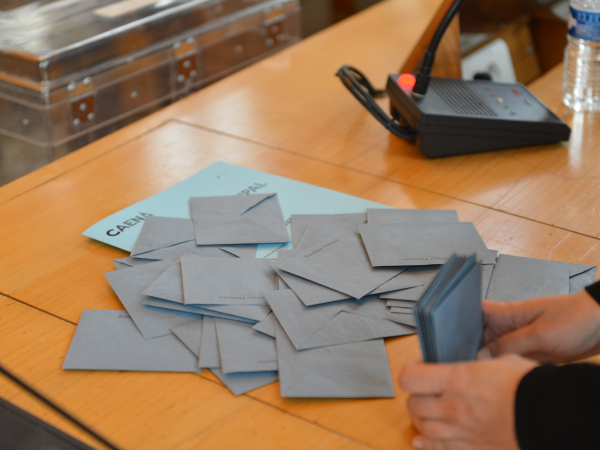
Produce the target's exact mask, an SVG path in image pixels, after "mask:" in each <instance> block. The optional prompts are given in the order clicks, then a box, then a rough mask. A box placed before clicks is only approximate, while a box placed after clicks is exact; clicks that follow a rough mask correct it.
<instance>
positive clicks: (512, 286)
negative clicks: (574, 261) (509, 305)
mask: <svg viewBox="0 0 600 450" xmlns="http://www.w3.org/2000/svg"><path fill="white" fill-rule="evenodd" d="M569 274H570V268H569V265H568V264H565V263H560V262H556V261H546V260H543V259H534V258H525V257H521V256H510V255H502V254H501V255H500V256H498V261H497V262H496V267H494V272H493V274H492V280H491V281H490V285H489V288H488V293H487V298H489V299H492V300H502V301H513V300H527V299H530V298H534V297H543V296H547V295H559V294H568V293H569Z"/></svg>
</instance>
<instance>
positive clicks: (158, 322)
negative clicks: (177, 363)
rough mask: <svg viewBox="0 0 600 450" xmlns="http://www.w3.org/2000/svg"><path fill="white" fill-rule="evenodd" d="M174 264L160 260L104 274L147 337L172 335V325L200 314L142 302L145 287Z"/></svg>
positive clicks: (141, 331)
mask: <svg viewBox="0 0 600 450" xmlns="http://www.w3.org/2000/svg"><path fill="white" fill-rule="evenodd" d="M170 264H171V263H170V262H168V261H166V262H165V261H160V262H155V263H153V264H146V265H143V266H139V267H132V268H130V269H125V270H117V271H115V272H108V273H105V274H104V276H105V277H106V279H107V280H108V282H109V283H110V285H111V287H112V288H113V290H114V291H115V293H116V294H117V297H119V300H121V303H122V304H123V306H124V307H125V309H126V310H127V312H128V313H129V315H130V316H131V318H132V319H133V321H134V322H135V325H136V326H137V327H138V329H139V330H140V333H142V335H143V336H144V338H146V339H151V338H155V337H159V336H165V335H167V334H171V331H170V328H171V327H174V326H177V325H179V324H181V323H184V322H186V321H188V320H191V319H195V318H197V316H198V313H196V314H195V315H194V314H192V313H190V312H183V311H167V310H164V309H157V308H153V307H151V306H147V305H144V304H142V303H141V302H142V300H144V299H145V298H146V296H145V295H144V294H143V293H142V292H143V290H144V289H145V288H146V286H148V285H149V284H150V283H152V282H153V281H154V280H155V279H156V278H157V277H158V276H159V275H160V274H161V273H162V272H164V271H165V270H166V269H167V268H168V267H169V265H170Z"/></svg>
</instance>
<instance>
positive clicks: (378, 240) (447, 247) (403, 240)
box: [358, 222, 494, 267]
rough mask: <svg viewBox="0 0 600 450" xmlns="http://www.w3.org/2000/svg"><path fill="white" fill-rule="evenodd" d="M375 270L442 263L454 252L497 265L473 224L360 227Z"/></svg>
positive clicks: (448, 223)
mask: <svg viewBox="0 0 600 450" xmlns="http://www.w3.org/2000/svg"><path fill="white" fill-rule="evenodd" d="M358 228H359V229H360V234H361V236H362V239H363V241H364V243H365V247H366V248H367V252H368V254H369V259H370V260H371V264H372V265H373V267H390V266H425V265H432V264H443V263H445V262H446V261H447V260H448V258H450V256H451V255H452V254H453V253H458V254H461V255H470V254H473V253H475V254H476V255H477V259H478V260H480V261H481V262H482V264H494V259H493V258H492V255H491V254H490V252H489V250H488V248H487V247H486V245H485V243H484V242H483V240H482V239H481V236H480V235H479V233H478V232H477V229H476V228H475V226H474V225H473V224H472V223H470V222H459V223H450V222H447V223H420V224H391V225H359V226H358Z"/></svg>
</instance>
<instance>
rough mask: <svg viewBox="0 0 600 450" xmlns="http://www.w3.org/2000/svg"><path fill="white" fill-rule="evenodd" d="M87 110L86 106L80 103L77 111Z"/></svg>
mask: <svg viewBox="0 0 600 450" xmlns="http://www.w3.org/2000/svg"><path fill="white" fill-rule="evenodd" d="M86 109H87V105H86V104H85V103H81V104H80V105H79V111H85V110H86Z"/></svg>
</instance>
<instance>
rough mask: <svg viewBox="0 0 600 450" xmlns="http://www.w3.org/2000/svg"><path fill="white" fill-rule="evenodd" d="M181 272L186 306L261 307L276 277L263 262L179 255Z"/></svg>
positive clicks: (271, 269)
mask: <svg viewBox="0 0 600 450" xmlns="http://www.w3.org/2000/svg"><path fill="white" fill-rule="evenodd" d="M181 271H182V274H183V294H184V301H185V304H186V305H265V304H266V303H265V300H264V297H263V294H264V292H268V291H274V290H275V285H276V277H277V274H276V273H275V271H274V270H273V268H272V267H271V265H270V264H269V261H267V260H265V259H235V258H200V257H195V256H189V255H183V256H182V257H181Z"/></svg>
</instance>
